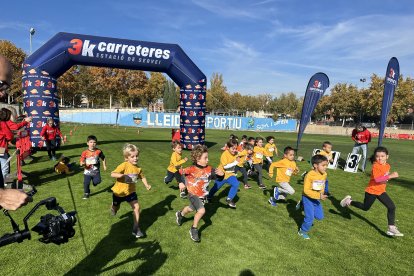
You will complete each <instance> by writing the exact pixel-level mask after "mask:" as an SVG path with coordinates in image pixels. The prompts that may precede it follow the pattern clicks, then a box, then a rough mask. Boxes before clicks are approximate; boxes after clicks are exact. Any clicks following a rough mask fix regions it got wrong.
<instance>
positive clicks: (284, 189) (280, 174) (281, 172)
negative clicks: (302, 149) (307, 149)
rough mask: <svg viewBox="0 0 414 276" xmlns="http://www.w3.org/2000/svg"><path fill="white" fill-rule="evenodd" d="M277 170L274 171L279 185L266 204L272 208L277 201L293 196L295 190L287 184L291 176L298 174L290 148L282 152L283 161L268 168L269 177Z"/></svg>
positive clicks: (293, 154) (293, 151) (292, 151)
mask: <svg viewBox="0 0 414 276" xmlns="http://www.w3.org/2000/svg"><path fill="white" fill-rule="evenodd" d="M275 168H277V171H276V183H277V184H279V186H280V188H278V187H277V186H276V187H275V188H274V190H273V197H270V199H269V200H268V202H269V203H270V204H271V205H272V206H276V201H277V200H279V199H286V196H287V195H288V194H289V195H293V194H294V193H295V190H294V189H293V188H292V186H291V185H290V184H289V182H290V177H291V176H292V175H293V174H297V173H298V172H299V169H298V167H297V166H296V162H295V150H294V149H293V148H292V147H286V148H285V149H284V150H283V159H282V160H279V161H277V162H273V163H272V165H270V168H269V176H270V177H271V178H272V177H273V171H274V169H275Z"/></svg>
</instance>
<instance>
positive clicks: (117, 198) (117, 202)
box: [112, 192, 138, 206]
mask: <svg viewBox="0 0 414 276" xmlns="http://www.w3.org/2000/svg"><path fill="white" fill-rule="evenodd" d="M134 200H136V201H138V196H137V193H136V192H133V193H132V194H129V195H127V196H116V195H115V194H112V205H114V206H119V205H121V203H122V202H124V201H126V202H132V201H134Z"/></svg>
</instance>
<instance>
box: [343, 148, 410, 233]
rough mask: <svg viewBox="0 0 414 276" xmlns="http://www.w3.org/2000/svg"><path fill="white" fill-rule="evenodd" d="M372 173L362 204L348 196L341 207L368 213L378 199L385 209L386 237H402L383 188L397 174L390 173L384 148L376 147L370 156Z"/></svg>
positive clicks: (391, 205) (389, 199) (392, 208)
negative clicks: (351, 207) (386, 219)
mask: <svg viewBox="0 0 414 276" xmlns="http://www.w3.org/2000/svg"><path fill="white" fill-rule="evenodd" d="M370 159H371V162H372V171H371V178H370V180H369V183H368V187H367V188H366V189H365V198H364V203H361V202H357V201H353V200H352V198H351V196H350V195H347V196H346V197H345V198H344V199H343V200H342V201H341V206H342V207H348V206H350V205H352V206H354V207H356V208H359V209H361V210H364V211H368V210H369V209H370V208H371V206H372V204H374V202H375V200H376V199H378V200H379V201H380V202H381V203H382V204H384V205H385V207H387V218H388V231H387V235H389V236H395V237H402V236H404V234H402V233H401V232H400V231H399V230H398V229H397V227H396V226H395V205H394V202H393V201H392V199H391V198H390V197H389V195H388V194H387V192H386V191H385V188H386V186H387V181H388V180H390V179H392V178H397V177H398V173H397V172H393V173H390V170H391V166H390V165H389V164H388V163H387V159H388V150H387V148H385V147H377V148H376V149H375V150H374V154H373V155H372V156H371V158H370Z"/></svg>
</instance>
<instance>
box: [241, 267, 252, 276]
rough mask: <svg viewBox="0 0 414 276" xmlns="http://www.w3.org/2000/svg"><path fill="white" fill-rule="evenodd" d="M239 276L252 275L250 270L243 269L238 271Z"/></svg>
mask: <svg viewBox="0 0 414 276" xmlns="http://www.w3.org/2000/svg"><path fill="white" fill-rule="evenodd" d="M239 276H254V273H253V271H251V270H250V269H245V270H242V271H240V274H239Z"/></svg>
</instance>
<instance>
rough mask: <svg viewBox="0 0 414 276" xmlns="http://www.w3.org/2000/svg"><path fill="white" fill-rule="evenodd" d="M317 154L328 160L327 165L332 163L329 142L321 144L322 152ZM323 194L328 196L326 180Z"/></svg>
mask: <svg viewBox="0 0 414 276" xmlns="http://www.w3.org/2000/svg"><path fill="white" fill-rule="evenodd" d="M319 154H320V155H323V156H325V157H326V158H327V159H328V165H329V163H331V162H333V154H332V143H331V142H329V141H325V142H323V144H322V150H321V151H320V152H319ZM324 192H325V195H327V196H330V193H329V182H328V179H326V183H325V190H324Z"/></svg>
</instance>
